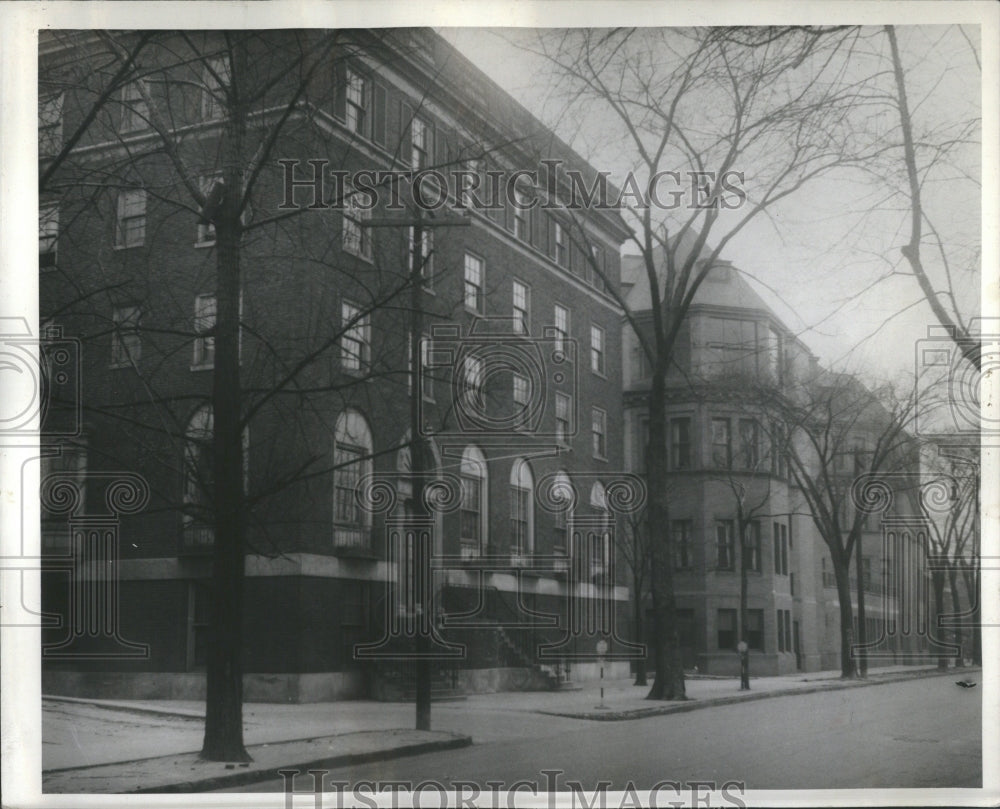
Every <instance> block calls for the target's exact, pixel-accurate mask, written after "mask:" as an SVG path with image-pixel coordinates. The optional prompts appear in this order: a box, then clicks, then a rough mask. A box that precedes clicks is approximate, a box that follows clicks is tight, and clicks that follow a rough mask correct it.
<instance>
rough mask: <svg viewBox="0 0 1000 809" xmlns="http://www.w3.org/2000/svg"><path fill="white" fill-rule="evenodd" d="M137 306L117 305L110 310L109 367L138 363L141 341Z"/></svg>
mask: <svg viewBox="0 0 1000 809" xmlns="http://www.w3.org/2000/svg"><path fill="white" fill-rule="evenodd" d="M139 316H140V310H139V307H138V306H118V307H115V309H114V311H113V312H112V317H111V320H112V325H113V328H114V330H113V331H112V333H111V367H112V368H127V367H129V366H134V365H138V364H139V359H140V358H141V356H142V341H141V339H140V337H139Z"/></svg>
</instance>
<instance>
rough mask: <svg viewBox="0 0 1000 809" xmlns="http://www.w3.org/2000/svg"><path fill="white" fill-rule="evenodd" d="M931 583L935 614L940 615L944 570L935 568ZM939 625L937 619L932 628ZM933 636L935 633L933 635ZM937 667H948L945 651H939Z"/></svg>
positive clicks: (942, 609)
mask: <svg viewBox="0 0 1000 809" xmlns="http://www.w3.org/2000/svg"><path fill="white" fill-rule="evenodd" d="M931 584H932V586H933V587H934V614H935V615H936V616H938V617H940V616H941V615H942V614H944V571H943V570H934V571H932V572H931ZM936 626H937V620H936V619H935V620H933V621H932V622H931V627H932V629H933V628H935V627H936ZM932 637H933V635H932ZM937 667H938V668H939V669H942V670H943V669H946V668H948V657H947V656H946V655H945V654H944V652H940V653H938V660H937Z"/></svg>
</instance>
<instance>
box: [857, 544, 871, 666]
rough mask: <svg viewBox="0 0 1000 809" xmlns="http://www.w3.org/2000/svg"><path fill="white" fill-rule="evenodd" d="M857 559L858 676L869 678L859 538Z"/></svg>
mask: <svg viewBox="0 0 1000 809" xmlns="http://www.w3.org/2000/svg"><path fill="white" fill-rule="evenodd" d="M856 545H857V557H856V559H855V561H856V565H855V575H856V576H857V579H858V585H857V589H858V646H859V648H858V653H857V665H858V676H859V677H867V676H868V654H867V652H866V651H865V648H864V645H865V643H866V642H867V640H868V628H867V627H866V626H865V583H864V580H863V579H864V575H863V574H864V569H865V561H864V554H862V552H861V551H862V546H861V538H860V537H858V540H857V543H856Z"/></svg>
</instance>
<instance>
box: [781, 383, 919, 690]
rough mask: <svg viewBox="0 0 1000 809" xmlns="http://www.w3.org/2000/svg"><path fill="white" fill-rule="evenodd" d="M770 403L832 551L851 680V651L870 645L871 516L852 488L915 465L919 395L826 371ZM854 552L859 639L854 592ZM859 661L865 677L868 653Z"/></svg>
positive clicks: (845, 671) (844, 662)
mask: <svg viewBox="0 0 1000 809" xmlns="http://www.w3.org/2000/svg"><path fill="white" fill-rule="evenodd" d="M772 395H773V394H772ZM771 406H772V407H773V408H774V410H775V412H778V413H780V414H781V419H782V422H783V423H784V425H785V428H786V429H787V430H788V436H787V445H786V446H787V450H788V459H789V466H790V469H791V473H792V477H793V478H794V480H795V482H796V484H797V486H798V487H799V489H800V490H801V492H802V496H803V498H804V499H805V501H806V504H807V506H808V508H809V511H810V513H811V515H812V518H813V522H814V523H815V524H816V527H817V529H818V530H819V533H820V536H822V538H823V541H824V542H825V544H826V546H827V548H828V549H829V551H830V558H831V562H832V565H833V573H834V577H835V580H836V586H837V598H838V601H839V608H840V663H841V676H842V677H853V676H854V675H855V668H854V659H853V655H852V646H853V645H854V644H855V643H857V644H858V645H859V646H860V647H861V648H862V649H863V647H864V644H865V642H866V637H865V604H864V584H863V581H862V579H863V576H862V575H861V574H862V564H861V552H860V545H861V536H862V531H863V530H864V523H865V518H866V514H865V512H864V511H863V510H862V509H859V508H854V507H853V504H852V498H851V484H852V481H853V480H855V479H856V478H858V477H859V476H861V475H877V474H879V473H887V472H892V471H895V470H899V469H903V470H909V471H913V470H915V469H916V468H918V460H917V459H916V458H915V447H916V445H915V443H914V441H913V438H912V436H911V435H910V434H909V432H908V431H907V430H908V427H909V426H910V425H911V424H912V423H913V420H914V418H915V408H916V402H915V398H914V396H913V395H912V394H911V395H910V396H907V397H902V398H900V397H898V396H896V395H895V394H894V392H893V390H892V388H891V387H889V386H884V387H883V388H881V389H880V390H877V391H870V390H868V389H867V388H865V386H864V385H862V384H861V382H859V381H858V379H857V378H855V377H853V376H850V375H847V374H843V373H838V374H834V373H826V372H822V373H821V375H819V376H818V377H814V378H811V379H808V380H805V381H803V382H802V383H801V384H800V385H798V386H797V387H796V389H795V390H793V391H792V392H791V393H790V394H788V395H784V396H780V397H776V398H773V399H772V401H771ZM856 551H857V554H858V563H857V568H858V576H857V603H858V616H857V617H858V634H857V638H855V637H854V631H853V620H854V611H853V608H852V606H851V587H850V579H851V576H850V563H851V557H852V555H853V554H854V553H855V552H856ZM858 662H859V669H860V673H861V674H864V672H865V666H866V663H865V658H864V653H863V651H862V653H861V656H860V659H859V661H858Z"/></svg>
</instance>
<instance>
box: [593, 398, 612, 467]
mask: <svg viewBox="0 0 1000 809" xmlns="http://www.w3.org/2000/svg"><path fill="white" fill-rule="evenodd" d="M590 414H591V415H590V423H591V433H592V435H593V450H594V457H595V458H606V457H607V420H608V416H607V414H606V413H605V412H604V411H603V410H601V408H599V407H595V408H592V409H591V411H590Z"/></svg>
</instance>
